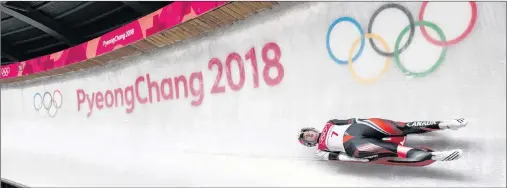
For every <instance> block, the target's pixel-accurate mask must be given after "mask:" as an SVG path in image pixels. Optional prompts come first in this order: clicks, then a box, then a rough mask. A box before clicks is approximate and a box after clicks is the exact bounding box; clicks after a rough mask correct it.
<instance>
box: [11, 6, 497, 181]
mask: <svg viewBox="0 0 507 188" xmlns="http://www.w3.org/2000/svg"><path fill="white" fill-rule="evenodd" d="M384 4H385V3H378V2H375V3H372V2H368V3H359V2H358V3H346V2H337V3H332V2H320V3H313V2H312V3H281V4H280V5H277V6H275V7H274V8H273V9H272V10H268V11H265V12H262V13H259V15H256V16H253V17H252V18H249V19H247V20H245V21H242V22H239V23H237V24H235V25H233V26H231V27H227V28H222V29H219V30H218V31H217V32H214V33H213V34H210V35H208V36H202V37H198V38H195V39H192V40H188V41H186V42H184V43H182V44H178V45H174V46H171V47H168V48H164V49H161V50H157V51H155V52H153V53H150V54H147V55H142V56H136V57H132V58H129V59H126V60H122V61H119V62H116V63H113V64H112V65H108V66H106V67H100V68H94V69H92V70H88V71H85V72H80V73H73V74H69V75H64V76H60V77H55V78H51V79H48V80H38V81H32V82H30V83H24V84H17V85H14V84H11V85H4V86H3V89H2V96H1V97H2V98H1V99H2V103H1V107H2V118H1V123H2V127H1V128H2V129H1V134H2V135H1V139H2V140H1V141H2V142H1V143H2V177H3V178H7V179H10V180H13V181H17V182H20V183H22V184H25V185H28V186H126V185H129V186H151V185H157V186H204V185H205V186H220V185H260V186H262V185H270V186H282V185H283V186H324V185H327V186H393V185H400V186H414V185H420V186H459V185H467V186H500V185H501V186H505V132H506V130H505V126H506V122H505V113H506V111H505V103H506V101H505V95H506V93H505V89H506V88H505V85H506V80H505V51H506V48H505V46H506V44H505V41H506V38H505V36H506V35H505V33H506V25H505V23H506V20H505V18H506V7H505V3H500V2H499V3H482V2H481V3H477V5H476V8H477V9H476V10H477V15H474V14H472V12H473V11H471V10H472V9H471V5H470V4H469V3H433V2H432V3H429V4H428V5H427V7H426V8H425V11H424V14H423V15H424V20H425V21H428V22H418V20H419V14H420V8H421V3H413V2H410V3H400V4H401V5H402V6H403V7H404V8H406V12H405V13H410V14H409V15H410V19H413V21H414V23H415V25H416V26H415V29H414V30H413V31H414V33H413V37H411V42H410V44H409V45H407V46H406V48H403V50H402V52H401V53H399V52H396V53H394V54H393V57H390V58H386V57H385V56H382V55H379V54H381V53H378V52H376V51H375V50H374V49H373V48H372V45H371V44H370V41H369V40H368V37H372V38H374V39H375V44H376V46H378V48H379V49H380V50H382V51H390V52H393V51H394V50H393V49H400V48H401V47H402V46H403V45H404V44H405V43H406V41H407V39H408V37H409V36H410V27H407V26H409V20H410V19H407V16H406V15H405V14H404V12H402V11H399V10H398V9H395V8H389V9H386V10H383V11H381V12H380V13H379V14H378V15H377V16H376V18H375V19H374V21H373V22H372V24H371V27H372V29H371V30H372V33H374V35H363V36H366V38H365V39H364V40H361V39H362V38H361V34H360V33H361V31H362V32H363V33H369V29H368V24H369V22H370V18H371V17H372V15H374V13H375V12H376V11H377V10H378V9H379V8H380V7H382V6H383V5H384ZM450 10H452V11H453V13H452V14H450ZM344 17H347V18H345V19H343V18H344ZM472 18H474V20H475V25H474V26H473V28H472V30H470V33H468V34H467V35H466V36H464V37H463V39H462V40H461V39H460V40H458V41H455V43H454V44H450V45H444V46H442V45H438V44H432V43H431V42H429V40H428V39H427V38H425V37H424V35H423V34H422V32H421V27H419V24H426V25H429V26H432V27H433V28H440V29H441V30H442V33H441V34H443V35H442V36H444V37H445V38H446V39H447V40H449V41H450V40H451V39H454V38H456V37H457V36H459V35H460V34H461V33H463V31H465V30H466V28H467V25H468V24H469V22H470V20H471V19H472ZM336 20H339V21H340V20H348V21H345V22H339V23H338V24H336V25H333V23H336V22H337V21H336ZM355 21H357V24H358V25H359V26H360V28H361V31H360V30H359V29H358V28H356V27H355V25H354V24H351V23H352V22H355ZM433 24H434V25H433ZM405 27H407V28H408V29H407V30H406V31H407V32H406V33H404V34H400V32H401V31H402V30H403V29H404V28H405ZM432 27H426V30H427V32H428V33H429V34H428V35H429V36H430V37H431V38H438V37H439V35H438V34H436V33H435V32H433V30H432ZM437 30H438V29H437ZM398 38H399V42H398V43H399V44H398V45H397V44H396V40H397V39H398ZM356 39H358V40H357V44H356V45H354V44H353V43H354V41H355V40H356ZM382 39H383V40H385V44H383V43H382V42H379V41H382ZM327 44H329V45H327ZM354 46H355V47H354ZM384 46H387V47H388V49H389V50H386V48H385V47H384ZM397 46H398V47H397ZM395 47H397V48H395ZM359 49H362V50H359ZM358 51H361V52H358ZM356 54H358V55H356ZM442 54H443V55H442ZM356 56H357V58H355V57H356ZM347 59H349V60H351V61H353V63H351V64H350V65H347V64H346V63H343V62H341V61H340V60H347ZM437 61H439V62H440V63H439V64H438V65H437V68H436V69H434V70H433V71H432V72H430V73H428V74H424V75H420V74H414V75H405V74H403V71H402V70H403V68H400V67H399V65H398V64H397V63H396V62H401V63H400V64H401V65H403V66H404V67H405V68H406V69H407V70H410V71H413V72H417V71H424V70H427V69H430V68H431V67H432V66H434V65H435V62H437ZM384 63H385V64H384ZM365 79H366V81H365ZM46 92H47V94H46ZM60 93H61V95H60ZM38 94H40V95H38ZM39 96H41V97H40V98H39ZM44 96H46V97H45V98H44ZM44 104H45V106H46V107H48V108H47V109H46V108H45V107H44ZM41 105H42V106H41ZM39 107H40V109H39V110H36V109H38V108H39ZM372 116H375V117H384V118H390V119H395V120H401V121H410V120H441V119H450V118H453V117H455V116H460V117H465V118H468V119H469V120H470V123H469V126H468V127H466V128H464V129H462V130H459V131H442V132H438V133H432V134H427V135H420V136H411V137H409V140H408V141H407V145H424V146H428V147H432V148H434V149H438V150H440V149H451V148H462V149H464V150H465V152H466V153H465V156H464V157H463V158H462V159H460V160H458V161H454V162H445V163H444V162H437V163H435V164H434V165H432V166H429V167H425V168H413V167H411V168H405V167H388V166H367V165H360V164H356V165H354V164H340V163H336V162H317V161H314V160H313V159H312V154H313V151H314V150H313V149H309V148H304V147H302V146H300V145H299V144H298V142H297V140H296V133H297V131H298V129H299V128H300V127H305V126H315V127H318V128H321V127H322V126H324V123H325V122H326V121H327V120H328V119H330V118H349V117H372Z"/></svg>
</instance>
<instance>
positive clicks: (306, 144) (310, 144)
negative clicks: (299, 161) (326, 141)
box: [298, 127, 319, 147]
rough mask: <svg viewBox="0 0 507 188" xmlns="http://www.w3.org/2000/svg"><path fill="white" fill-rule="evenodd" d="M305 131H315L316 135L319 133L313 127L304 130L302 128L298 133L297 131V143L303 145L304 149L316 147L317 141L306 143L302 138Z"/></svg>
mask: <svg viewBox="0 0 507 188" xmlns="http://www.w3.org/2000/svg"><path fill="white" fill-rule="evenodd" d="M306 131H315V132H316V133H319V131H318V130H317V129H315V128H313V127H305V128H302V129H301V130H300V131H299V135H298V140H299V143H301V144H303V145H304V146H306V147H313V146H316V145H317V143H318V140H315V141H308V140H306V139H305V138H304V133H305V132H306Z"/></svg>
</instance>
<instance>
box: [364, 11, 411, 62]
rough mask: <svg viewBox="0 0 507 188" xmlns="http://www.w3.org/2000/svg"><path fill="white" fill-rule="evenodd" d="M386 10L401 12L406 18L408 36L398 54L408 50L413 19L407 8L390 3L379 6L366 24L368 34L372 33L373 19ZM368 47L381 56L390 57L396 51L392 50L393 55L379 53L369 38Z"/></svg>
mask: <svg viewBox="0 0 507 188" xmlns="http://www.w3.org/2000/svg"><path fill="white" fill-rule="evenodd" d="M388 8H395V9H398V10H401V11H402V12H403V13H404V14H405V15H406V16H407V18H408V22H409V27H410V34H409V35H408V40H407V43H405V45H403V47H402V48H401V49H399V53H401V52H403V51H404V50H406V49H407V48H408V45H410V43H412V39H414V34H415V26H414V18H413V17H412V13H410V11H409V10H408V9H407V8H405V7H403V6H401V5H398V4H392V3H389V4H385V5H383V6H381V7H380V8H379V9H377V10H376V11H375V12H374V13H373V15H372V16H371V18H370V22H369V23H368V33H372V31H371V30H372V27H373V21H375V18H377V16H378V14H380V13H381V12H382V11H383V10H385V9H388ZM370 45H371V47H372V48H373V50H375V51H376V52H377V53H378V54H380V55H382V56H387V57H392V56H394V54H395V53H396V52H397V51H398V50H394V51H395V52H393V53H385V52H383V51H380V49H378V48H377V45H375V43H374V42H373V38H370ZM396 49H397V48H396Z"/></svg>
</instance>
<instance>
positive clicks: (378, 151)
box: [315, 118, 440, 162]
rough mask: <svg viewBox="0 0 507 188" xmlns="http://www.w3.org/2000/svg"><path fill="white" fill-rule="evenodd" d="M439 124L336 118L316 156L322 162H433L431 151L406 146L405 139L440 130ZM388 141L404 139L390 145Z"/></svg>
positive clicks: (324, 130) (329, 122)
mask: <svg viewBox="0 0 507 188" xmlns="http://www.w3.org/2000/svg"><path fill="white" fill-rule="evenodd" d="M439 123H440V121H414V122H397V121H392V120H388V119H380V118H368V119H359V118H352V119H346V120H338V119H332V120H329V121H328V122H327V124H326V126H325V127H324V129H323V130H322V132H321V133H320V136H319V142H318V145H317V147H318V149H317V152H316V154H315V155H316V157H317V158H318V159H321V160H348V161H350V160H352V161H363V162H367V161H370V160H374V159H378V158H382V157H400V158H410V159H413V160H420V161H423V160H428V159H431V153H430V152H427V151H425V150H421V149H417V148H410V147H405V146H403V144H404V142H405V138H406V137H405V136H406V135H408V134H414V133H425V132H429V131H433V130H440V128H439V126H438V124H439ZM384 138H390V139H396V138H399V139H400V140H399V141H398V142H388V141H384V140H383V139H384Z"/></svg>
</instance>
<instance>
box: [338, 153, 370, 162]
mask: <svg viewBox="0 0 507 188" xmlns="http://www.w3.org/2000/svg"><path fill="white" fill-rule="evenodd" d="M338 160H339V161H357V162H369V161H370V160H369V159H363V158H356V157H352V156H349V155H347V154H345V153H339V154H338Z"/></svg>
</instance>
